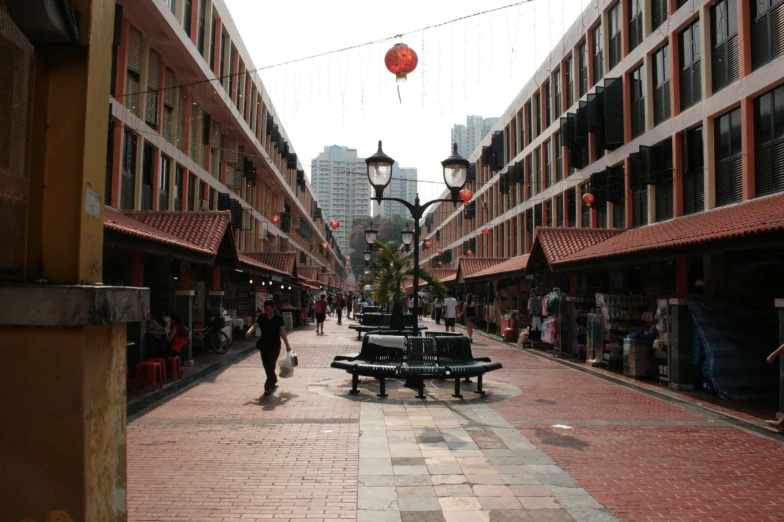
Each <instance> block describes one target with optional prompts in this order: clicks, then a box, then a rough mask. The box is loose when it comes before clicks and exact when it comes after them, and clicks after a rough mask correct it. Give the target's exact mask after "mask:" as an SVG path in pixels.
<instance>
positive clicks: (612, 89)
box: [570, 78, 623, 159]
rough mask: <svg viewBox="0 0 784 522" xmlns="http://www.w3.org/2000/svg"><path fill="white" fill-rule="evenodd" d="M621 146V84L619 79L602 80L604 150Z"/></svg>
mask: <svg viewBox="0 0 784 522" xmlns="http://www.w3.org/2000/svg"><path fill="white" fill-rule="evenodd" d="M621 145H623V82H622V81H621V79H620V78H606V79H605V80H604V148H605V149H607V150H615V149H617V148H618V147H620V146H621ZM570 159H571V158H570Z"/></svg>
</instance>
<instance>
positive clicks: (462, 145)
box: [451, 116, 498, 158]
mask: <svg viewBox="0 0 784 522" xmlns="http://www.w3.org/2000/svg"><path fill="white" fill-rule="evenodd" d="M497 121H498V118H482V117H481V116H466V124H465V125H460V124H456V125H454V126H453V127H452V141H451V143H457V152H459V153H460V155H461V156H463V157H464V158H468V156H469V155H470V154H471V153H472V152H474V150H475V149H476V148H477V147H478V146H479V144H480V143H481V142H482V138H484V137H485V136H487V133H488V132H490V131H491V130H492V128H493V125H495V122H497Z"/></svg>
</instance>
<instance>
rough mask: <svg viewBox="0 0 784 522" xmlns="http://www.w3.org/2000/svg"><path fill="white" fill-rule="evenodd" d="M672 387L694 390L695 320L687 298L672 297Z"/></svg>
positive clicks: (670, 356)
mask: <svg viewBox="0 0 784 522" xmlns="http://www.w3.org/2000/svg"><path fill="white" fill-rule="evenodd" d="M670 318H671V321H672V329H671V331H670V352H669V354H668V356H669V359H670V388H671V389H673V390H677V391H688V390H694V363H693V362H692V352H693V350H694V343H693V338H694V331H693V329H694V321H693V319H692V317H691V312H690V311H689V307H688V305H687V304H686V300H685V299H678V298H676V299H670Z"/></svg>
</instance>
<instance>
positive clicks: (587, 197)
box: [583, 192, 596, 205]
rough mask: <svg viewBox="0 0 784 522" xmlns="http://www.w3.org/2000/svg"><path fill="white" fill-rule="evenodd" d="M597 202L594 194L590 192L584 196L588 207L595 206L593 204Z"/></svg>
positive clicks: (584, 201)
mask: <svg viewBox="0 0 784 522" xmlns="http://www.w3.org/2000/svg"><path fill="white" fill-rule="evenodd" d="M594 201H596V198H594V197H593V194H591V193H590V192H586V193H585V194H583V203H585V204H586V205H593V202H594Z"/></svg>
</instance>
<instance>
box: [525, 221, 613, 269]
mask: <svg viewBox="0 0 784 522" xmlns="http://www.w3.org/2000/svg"><path fill="white" fill-rule="evenodd" d="M622 232H623V230H619V229H607V228H550V227H543V228H538V229H537V232H536V239H535V240H534V248H535V247H536V244H537V243H538V244H539V246H540V247H541V248H542V251H543V252H544V255H545V257H546V258H547V263H548V264H550V265H552V264H554V263H558V262H559V261H560V260H562V259H564V258H566V257H568V256H570V255H573V254H575V253H576V252H580V251H582V250H584V249H586V248H589V247H591V246H593V245H596V244H597V243H602V242H603V241H606V240H608V239H610V238H611V237H615V236H617V235H619V234H621V233H622ZM531 250H532V251H533V248H532V249H531Z"/></svg>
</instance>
